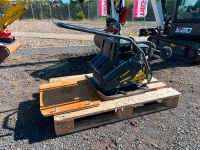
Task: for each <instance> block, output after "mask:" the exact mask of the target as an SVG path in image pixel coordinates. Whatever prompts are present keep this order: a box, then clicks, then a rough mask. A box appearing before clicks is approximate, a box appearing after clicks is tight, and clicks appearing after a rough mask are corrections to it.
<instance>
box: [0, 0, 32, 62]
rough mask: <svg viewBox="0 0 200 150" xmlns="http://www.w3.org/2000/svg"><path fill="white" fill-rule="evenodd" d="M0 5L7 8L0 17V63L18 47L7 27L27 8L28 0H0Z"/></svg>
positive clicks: (18, 44)
mask: <svg viewBox="0 0 200 150" xmlns="http://www.w3.org/2000/svg"><path fill="white" fill-rule="evenodd" d="M0 6H5V8H7V9H6V10H4V12H3V14H2V15H1V17H0V64H1V63H2V62H3V61H4V60H5V59H6V58H7V57H8V56H9V55H10V54H11V53H13V52H15V51H16V50H17V49H18V48H19V47H20V43H17V42H15V38H14V37H13V36H12V35H11V32H10V31H9V30H7V27H8V26H9V25H11V24H12V23H13V22H14V21H15V20H17V19H19V18H20V17H21V16H22V15H23V14H24V13H25V12H26V10H28V7H29V2H28V1H12V0H1V1H0Z"/></svg>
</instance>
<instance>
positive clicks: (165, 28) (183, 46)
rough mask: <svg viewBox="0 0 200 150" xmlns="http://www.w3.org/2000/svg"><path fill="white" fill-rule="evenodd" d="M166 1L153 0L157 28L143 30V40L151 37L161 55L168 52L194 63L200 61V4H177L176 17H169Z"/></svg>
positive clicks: (180, 0) (181, 0)
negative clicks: (161, 52)
mask: <svg viewBox="0 0 200 150" xmlns="http://www.w3.org/2000/svg"><path fill="white" fill-rule="evenodd" d="M165 1H166V0H160V1H158V0H151V3H152V7H153V11H154V14H155V17H156V23H157V27H156V28H147V29H141V30H140V33H139V35H140V36H149V38H148V41H150V42H152V43H154V44H155V47H156V50H157V51H159V52H160V51H168V53H173V54H177V55H178V56H179V58H183V59H184V60H189V61H191V62H199V61H200V39H199V36H200V32H199V25H200V1H199V0H176V1H175V2H176V3H175V6H174V13H172V14H171V15H169V16H166V15H164V14H166V13H164V12H166V11H167V10H166V9H167V8H166V7H165Z"/></svg>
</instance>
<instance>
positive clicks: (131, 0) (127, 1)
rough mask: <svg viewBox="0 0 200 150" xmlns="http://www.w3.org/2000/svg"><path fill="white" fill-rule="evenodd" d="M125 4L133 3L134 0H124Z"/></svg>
mask: <svg viewBox="0 0 200 150" xmlns="http://www.w3.org/2000/svg"><path fill="white" fill-rule="evenodd" d="M125 3H126V6H130V5H133V3H134V0H125Z"/></svg>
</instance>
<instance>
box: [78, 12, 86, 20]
mask: <svg viewBox="0 0 200 150" xmlns="http://www.w3.org/2000/svg"><path fill="white" fill-rule="evenodd" d="M77 18H78V20H83V19H85V14H84V13H83V11H81V12H79V13H78V15H77Z"/></svg>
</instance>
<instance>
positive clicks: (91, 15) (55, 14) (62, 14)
mask: <svg viewBox="0 0 200 150" xmlns="http://www.w3.org/2000/svg"><path fill="white" fill-rule="evenodd" d="M174 6H175V1H174V0H167V3H166V8H167V12H166V13H167V15H168V16H171V15H172V13H173V11H174ZM80 12H82V14H83V15H84V16H82V17H83V18H84V19H89V20H92V19H98V18H99V17H98V11H97V3H96V2H88V3H84V4H83V5H80V4H78V3H72V4H52V3H46V4H42V3H33V4H32V5H31V6H30V9H29V10H28V12H27V13H26V14H25V15H24V16H23V19H59V20H68V19H70V20H79V19H80V16H79V15H80ZM128 20H129V21H132V20H133V12H131V13H130V14H129V16H128ZM139 20H141V19H139ZM142 20H143V19H142ZM145 20H146V21H155V17H154V13H153V9H152V6H151V3H149V6H148V14H147V16H146V18H145Z"/></svg>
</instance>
